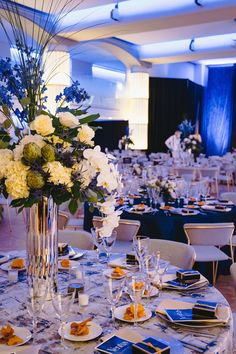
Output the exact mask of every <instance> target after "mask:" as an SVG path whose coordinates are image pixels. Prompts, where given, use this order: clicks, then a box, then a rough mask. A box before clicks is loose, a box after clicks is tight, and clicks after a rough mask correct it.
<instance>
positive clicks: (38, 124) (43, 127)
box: [30, 114, 55, 136]
mask: <svg viewBox="0 0 236 354" xmlns="http://www.w3.org/2000/svg"><path fill="white" fill-rule="evenodd" d="M30 129H31V130H35V131H36V132H37V134H40V135H42V136H47V135H50V134H53V133H54V131H55V128H53V125H52V119H51V118H50V117H49V116H48V115H46V114H40V115H39V116H37V117H36V118H35V120H34V121H33V122H32V123H31V124H30Z"/></svg>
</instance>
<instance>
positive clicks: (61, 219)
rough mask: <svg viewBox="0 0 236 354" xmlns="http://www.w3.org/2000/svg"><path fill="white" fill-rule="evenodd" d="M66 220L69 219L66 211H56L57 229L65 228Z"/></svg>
mask: <svg viewBox="0 0 236 354" xmlns="http://www.w3.org/2000/svg"><path fill="white" fill-rule="evenodd" d="M68 220H69V217H68V215H67V214H66V213H63V212H62V211H59V213H58V229H59V230H64V229H65V228H66V225H67V223H68Z"/></svg>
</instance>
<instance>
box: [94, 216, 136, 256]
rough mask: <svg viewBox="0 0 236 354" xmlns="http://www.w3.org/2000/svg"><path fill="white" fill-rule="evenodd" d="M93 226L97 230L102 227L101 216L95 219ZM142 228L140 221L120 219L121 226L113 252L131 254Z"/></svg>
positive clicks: (118, 229) (117, 230) (118, 228)
mask: <svg viewBox="0 0 236 354" xmlns="http://www.w3.org/2000/svg"><path fill="white" fill-rule="evenodd" d="M93 226H94V227H95V228H98V229H99V228H101V227H102V218H101V217H99V216H94V217H93ZM139 228H140V221H138V220H127V219H120V221H119V226H118V227H117V228H116V229H115V230H116V232H117V239H116V242H115V244H114V246H113V248H112V252H114V253H115V252H118V253H124V252H126V253H127V252H130V251H132V248H133V243H132V241H133V238H134V237H135V236H136V235H137V233H138V230H139Z"/></svg>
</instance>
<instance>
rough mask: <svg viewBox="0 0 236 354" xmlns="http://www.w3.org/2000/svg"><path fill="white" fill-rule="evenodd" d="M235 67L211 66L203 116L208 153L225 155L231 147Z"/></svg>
mask: <svg viewBox="0 0 236 354" xmlns="http://www.w3.org/2000/svg"><path fill="white" fill-rule="evenodd" d="M234 82H235V67H234V66H222V67H209V74H208V84H207V87H206V89H205V96H204V106H203V107H204V109H203V117H202V137H203V142H204V145H205V148H206V154H207V155H208V156H209V155H224V154H225V153H226V152H227V151H229V150H230V148H231V139H232V126H233V115H234V109H233V104H234V102H233V100H234V93H233V91H234Z"/></svg>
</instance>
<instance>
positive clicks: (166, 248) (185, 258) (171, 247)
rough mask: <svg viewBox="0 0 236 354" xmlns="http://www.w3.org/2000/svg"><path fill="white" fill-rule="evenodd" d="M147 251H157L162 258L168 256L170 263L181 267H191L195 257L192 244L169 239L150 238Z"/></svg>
mask: <svg viewBox="0 0 236 354" xmlns="http://www.w3.org/2000/svg"><path fill="white" fill-rule="evenodd" d="M149 251H150V252H151V253H155V252H157V251H159V252H160V256H161V258H162V259H167V258H168V259H169V260H170V263H171V264H172V265H174V266H176V267H178V268H183V269H192V267H193V265H194V262H195V258H196V254H195V251H194V248H193V247H192V246H190V245H187V244H186V243H182V242H175V241H169V240H159V239H150V240H149Z"/></svg>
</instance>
